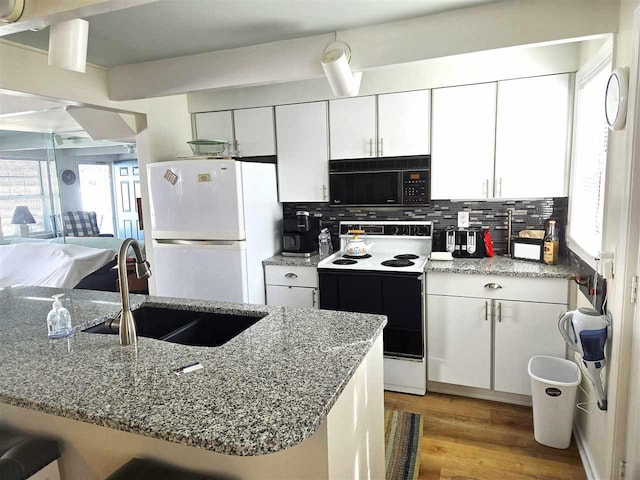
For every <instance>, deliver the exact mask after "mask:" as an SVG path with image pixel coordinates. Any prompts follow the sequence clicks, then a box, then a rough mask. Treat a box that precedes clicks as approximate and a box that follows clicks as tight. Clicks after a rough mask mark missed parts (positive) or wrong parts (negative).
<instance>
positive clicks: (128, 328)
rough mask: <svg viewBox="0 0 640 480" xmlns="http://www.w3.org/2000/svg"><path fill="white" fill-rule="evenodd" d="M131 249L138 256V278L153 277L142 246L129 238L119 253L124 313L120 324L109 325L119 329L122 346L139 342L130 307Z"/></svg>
mask: <svg viewBox="0 0 640 480" xmlns="http://www.w3.org/2000/svg"><path fill="white" fill-rule="evenodd" d="M129 247H132V248H133V253H134V254H135V256H136V276H137V277H138V278H149V277H150V276H151V270H150V269H149V262H147V260H146V259H145V258H144V255H143V254H142V249H141V248H140V244H139V243H138V241H137V240H134V239H133V238H127V239H126V240H125V241H124V242H122V245H120V251H119V252H118V284H119V286H120V298H121V299H122V313H121V314H120V319H119V322H117V323H116V321H112V322H110V323H109V325H107V326H108V327H110V328H113V329H115V328H118V331H119V332H120V345H135V344H136V342H137V335H136V322H135V320H134V319H133V313H131V306H130V305H129V281H128V280H127V251H128V250H129Z"/></svg>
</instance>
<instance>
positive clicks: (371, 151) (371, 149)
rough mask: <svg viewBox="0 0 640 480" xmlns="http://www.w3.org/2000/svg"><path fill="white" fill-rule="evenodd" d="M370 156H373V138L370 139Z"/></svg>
mask: <svg viewBox="0 0 640 480" xmlns="http://www.w3.org/2000/svg"><path fill="white" fill-rule="evenodd" d="M369 156H370V157H373V138H370V139H369Z"/></svg>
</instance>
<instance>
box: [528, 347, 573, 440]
mask: <svg viewBox="0 0 640 480" xmlns="http://www.w3.org/2000/svg"><path fill="white" fill-rule="evenodd" d="M529 376H530V377H531V394H532V397H533V435H534V437H535V439H536V441H537V442H538V443H541V444H542V445H546V446H548V447H553V448H569V444H570V443H571V429H572V427H573V414H574V413H575V408H576V393H577V390H578V385H579V384H580V382H581V380H582V372H580V368H579V367H578V365H576V364H575V363H574V362H571V361H569V360H565V359H564V358H556V357H545V356H538V357H533V358H532V359H531V360H529Z"/></svg>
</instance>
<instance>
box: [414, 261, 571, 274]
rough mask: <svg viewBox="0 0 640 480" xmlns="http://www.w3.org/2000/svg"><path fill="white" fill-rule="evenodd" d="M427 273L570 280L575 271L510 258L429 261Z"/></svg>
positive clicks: (565, 265) (559, 265)
mask: <svg viewBox="0 0 640 480" xmlns="http://www.w3.org/2000/svg"><path fill="white" fill-rule="evenodd" d="M425 271H426V272H442V273H471V274H478V275H506V276H510V277H542V278H569V277H571V276H572V275H575V273H576V272H575V271H574V270H573V269H572V268H571V267H570V266H569V265H567V264H558V265H546V264H544V263H537V262H530V261H526V260H514V259H513V258H510V257H502V256H495V257H491V258H454V259H453V260H451V261H444V262H442V261H433V260H429V261H428V262H427V265H426V267H425Z"/></svg>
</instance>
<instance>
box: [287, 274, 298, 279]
mask: <svg viewBox="0 0 640 480" xmlns="http://www.w3.org/2000/svg"><path fill="white" fill-rule="evenodd" d="M284 276H285V277H286V278H298V275H296V274H295V273H285V275H284Z"/></svg>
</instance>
